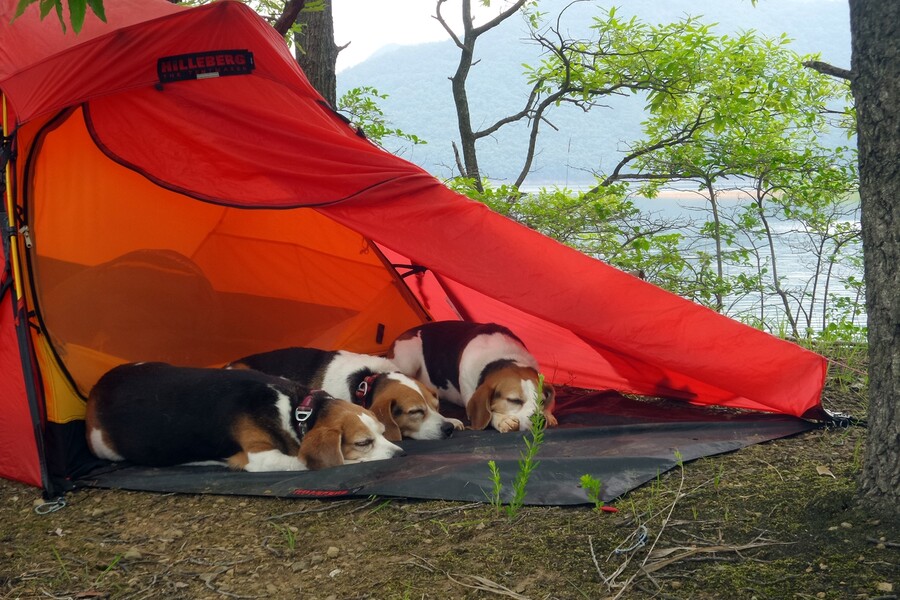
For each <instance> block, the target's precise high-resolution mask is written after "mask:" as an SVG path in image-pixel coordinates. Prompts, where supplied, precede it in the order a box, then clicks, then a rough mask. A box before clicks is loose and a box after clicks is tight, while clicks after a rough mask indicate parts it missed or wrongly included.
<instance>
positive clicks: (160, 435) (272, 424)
mask: <svg viewBox="0 0 900 600" xmlns="http://www.w3.org/2000/svg"><path fill="white" fill-rule="evenodd" d="M85 421H86V426H87V431H86V434H87V442H88V446H89V447H90V449H91V451H92V452H93V453H94V454H95V455H97V456H98V457H100V458H104V459H107V460H112V461H122V460H128V461H131V462H134V463H137V464H142V465H149V466H171V465H177V464H183V463H190V462H204V461H226V462H227V464H228V465H229V466H230V467H232V468H234V469H244V470H247V471H301V470H305V469H323V468H325V467H333V466H336V465H341V464H347V463H357V462H364V461H370V460H381V459H385V458H391V457H393V456H396V455H398V454H400V453H401V452H402V451H403V450H402V449H401V448H400V447H399V446H396V445H395V444H392V443H390V442H389V441H388V440H387V439H385V437H384V435H383V432H384V426H383V425H382V424H381V423H380V422H379V421H378V420H377V419H376V418H375V416H374V415H373V414H372V413H371V412H369V411H368V410H365V409H363V408H361V407H359V406H355V405H353V404H350V403H348V402H344V401H341V400H337V399H335V398H333V397H331V396H330V395H329V394H327V393H325V392H323V391H318V390H317V391H310V390H308V389H307V388H304V387H303V386H300V385H298V384H297V383H295V382H291V381H287V380H285V379H281V378H279V377H272V376H269V375H265V374H263V373H258V372H256V371H225V370H222V369H201V368H188V367H174V366H172V365H168V364H165V363H132V364H125V365H120V366H118V367H115V368H114V369H112V370H111V371H109V372H107V373H106V374H105V375H103V377H101V378H100V380H99V381H98V382H97V384H96V385H95V386H94V387H93V389H92V390H91V392H90V395H89V396H88V401H87V414H86V417H85Z"/></svg>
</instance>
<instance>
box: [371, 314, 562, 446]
mask: <svg viewBox="0 0 900 600" xmlns="http://www.w3.org/2000/svg"><path fill="white" fill-rule="evenodd" d="M387 356H388V358H389V359H390V360H391V361H393V362H394V363H395V364H396V365H397V366H398V367H399V368H400V370H401V371H402V372H404V373H406V374H407V375H409V376H410V377H415V378H417V379H419V380H421V381H422V382H424V383H425V384H426V385H431V386H434V387H435V388H437V390H438V395H439V396H440V398H442V399H444V400H447V401H449V402H453V403H455V404H458V405H460V406H463V407H465V409H466V414H467V415H468V416H469V421H470V422H471V426H472V428H473V429H485V428H486V427H487V426H488V425H491V426H492V427H494V429H496V430H498V431H502V432H507V431H524V430H528V429H530V428H531V419H530V417H531V415H532V414H534V411H535V409H536V407H537V403H536V398H537V388H538V363H537V361H536V360H535V359H534V357H533V356H531V354H530V353H529V352H528V350H526V348H525V345H524V344H523V343H522V341H521V340H520V339H519V338H517V337H516V336H515V335H514V334H513V333H512V332H511V331H510V330H509V329H507V328H506V327H503V326H501V325H496V324H494V323H484V324H479V323H468V322H465V321H438V322H434V323H425V324H424V325H420V326H418V327H413V328H412V329H410V330H408V331H406V332H405V333H403V334H401V335H400V336H399V337H398V338H397V339H396V340H395V341H394V343H393V345H392V346H391V349H390V350H389V351H388V354H387ZM543 389H544V398H543V406H544V415H545V416H546V419H547V424H548V425H549V426H551V427H552V426H555V425H556V423H557V422H556V418H555V417H554V416H553V413H552V410H553V406H554V401H555V391H554V389H553V386H552V385H550V384H549V383H548V382H544V388H543Z"/></svg>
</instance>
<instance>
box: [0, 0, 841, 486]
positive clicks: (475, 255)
mask: <svg viewBox="0 0 900 600" xmlns="http://www.w3.org/2000/svg"><path fill="white" fill-rule="evenodd" d="M107 4H108V6H107V10H106V13H107V17H108V23H101V22H100V21H99V20H97V19H93V18H90V17H89V18H88V19H87V22H86V23H85V25H84V28H83V30H82V32H81V33H80V34H78V35H74V34H73V33H72V32H71V31H70V32H68V33H64V32H63V31H62V28H61V27H60V24H59V22H58V21H57V20H56V19H54V18H48V19H46V20H43V21H42V20H40V18H39V7H38V6H37V4H34V5H31V6H30V7H29V8H28V9H27V10H26V11H25V14H24V15H22V16H21V17H19V18H16V19H13V15H14V13H15V8H16V5H17V2H16V0H0V7H2V8H0V90H2V95H3V127H4V140H3V142H4V143H3V153H2V158H3V163H4V166H5V169H4V170H5V178H4V183H5V186H4V194H5V197H4V205H3V209H2V210H3V213H2V214H0V218H2V222H3V227H4V232H3V236H2V237H3V246H2V252H0V260H2V288H0V289H2V293H0V382H2V384H0V476H3V477H5V478H9V479H14V480H18V481H22V482H25V483H28V484H32V485H34V486H40V487H43V488H44V490H45V493H46V494H48V495H50V494H52V493H55V492H56V491H58V490H59V489H60V488H61V487H62V486H64V483H65V480H66V478H71V477H73V476H76V475H77V474H78V473H79V470H80V469H83V467H84V465H85V464H86V460H87V457H86V449H85V444H84V442H83V435H84V423H83V417H84V399H85V397H86V394H87V393H88V392H89V390H90V388H91V386H92V385H93V384H94V382H95V381H96V380H97V379H98V378H99V376H100V375H101V374H102V373H104V372H105V371H106V370H108V369H109V368H111V367H112V366H114V365H116V364H119V363H123V362H127V361H138V360H162V361H167V362H172V363H177V364H183V365H206V366H216V365H221V364H223V363H225V362H227V361H229V360H232V359H234V358H236V357H239V356H243V355H246V354H250V353H253V352H258V351H262V350H267V349H272V348H278V347H283V346H288V345H303V346H316V347H321V348H332V349H334V348H345V349H349V350H353V351H358V352H372V353H377V352H380V351H383V350H385V349H386V347H387V346H388V345H389V344H390V342H391V341H392V339H393V337H394V336H395V335H396V334H398V333H399V332H401V331H402V330H404V329H406V328H408V327H410V326H412V325H414V324H418V323H421V322H424V321H427V320H429V319H466V320H474V321H495V322H499V323H502V324H504V325H506V326H508V327H510V328H512V329H513V330H514V331H516V332H517V333H518V334H519V335H520V337H521V338H522V339H523V340H524V341H525V343H526V344H527V345H528V347H529V349H531V350H532V352H533V353H534V354H535V356H536V357H537V358H538V360H539V362H540V364H541V367H542V370H543V372H544V373H545V376H546V377H547V378H548V379H549V380H550V381H552V382H553V383H555V384H558V385H572V386H577V387H581V388H590V389H596V390H602V389H610V390H618V391H621V392H627V393H635V394H642V395H652V396H662V397H668V398H676V399H682V400H685V401H689V402H691V403H695V404H708V405H720V406H725V407H737V408H746V409H755V410H760V411H767V412H773V413H782V414H788V415H795V416H806V417H818V416H821V414H822V412H821V404H820V394H821V391H822V386H823V382H824V378H825V371H826V362H825V360H824V359H823V357H821V356H819V355H817V354H815V353H813V352H809V351H807V350H804V349H802V348H800V347H798V346H796V345H794V344H792V343H789V342H786V341H782V340H779V339H776V338H775V337H773V336H770V335H768V334H766V333H763V332H760V331H757V330H755V329H752V328H750V327H747V326H744V325H742V324H740V323H737V322H735V321H733V320H731V319H728V318H726V317H723V316H721V315H718V314H716V313H715V312H713V311H710V310H707V309H706V308H703V307H700V306H697V305H695V304H692V303H690V302H688V301H686V300H683V299H681V298H679V297H677V296H675V295H673V294H670V293H668V292H666V291H664V290H661V289H659V288H657V287H655V286H653V285H650V284H648V283H646V282H644V281H641V280H640V279H638V278H636V277H633V276H631V275H629V274H626V273H623V272H620V271H618V270H616V269H614V268H612V267H609V266H607V265H605V264H603V263H602V262H600V261H598V260H595V259H593V258H590V257H588V256H585V255H583V254H581V253H579V252H577V251H575V250H573V249H571V248H568V247H566V246H563V245H561V244H559V243H557V242H556V241H554V240H552V239H550V238H547V237H544V236H542V235H541V234H539V233H536V232H534V231H531V230H529V229H527V228H525V227H522V226H520V225H518V224H516V223H514V222H512V221H510V220H508V219H506V218H504V217H502V216H499V215H497V214H495V213H493V212H491V211H490V210H489V209H488V208H486V207H485V206H483V205H482V204H479V203H477V202H473V201H471V200H469V199H467V198H465V197H463V196H460V195H458V194H456V193H454V192H452V191H450V190H449V189H447V188H446V187H444V186H443V185H442V184H441V183H440V182H439V181H437V180H436V179H435V178H434V177H432V176H431V175H429V174H428V173H427V172H425V171H423V170H422V169H421V168H419V167H417V166H415V165H413V164H410V163H409V162H407V161H405V160H403V159H401V158H398V157H396V156H393V155H391V154H389V153H388V152H385V151H383V150H382V149H380V148H378V147H376V146H375V145H373V144H372V143H370V142H369V141H367V140H366V139H365V138H364V137H363V136H361V135H360V134H359V132H358V131H356V130H355V129H354V128H352V127H351V126H350V125H349V124H347V123H346V122H345V120H343V119H342V118H341V117H339V116H338V115H337V114H336V113H335V112H334V111H333V110H332V108H331V107H329V106H328V105H327V103H325V102H324V101H323V99H322V98H321V97H320V96H319V94H318V93H316V91H315V90H314V89H313V88H312V87H311V86H310V84H309V82H308V81H307V80H306V78H305V76H304V75H303V73H302V72H301V71H300V69H299V67H298V66H297V64H296V62H295V60H294V59H293V57H292V56H291V54H290V52H289V51H288V49H287V47H286V46H285V44H284V41H283V40H282V39H281V38H280V37H279V35H278V34H277V33H276V32H275V31H274V30H273V29H272V28H271V27H270V26H269V25H268V24H267V23H266V22H265V21H264V20H262V19H261V18H260V17H259V16H258V15H256V13H254V12H253V11H252V10H251V9H250V8H248V7H247V6H245V5H243V4H241V3H240V2H236V1H232V0H222V1H220V2H215V3H212V4H207V5H204V6H200V7H196V8H184V7H181V6H178V5H175V4H171V3H169V2H167V1H166V0H115V1H113V2H108V3H107Z"/></svg>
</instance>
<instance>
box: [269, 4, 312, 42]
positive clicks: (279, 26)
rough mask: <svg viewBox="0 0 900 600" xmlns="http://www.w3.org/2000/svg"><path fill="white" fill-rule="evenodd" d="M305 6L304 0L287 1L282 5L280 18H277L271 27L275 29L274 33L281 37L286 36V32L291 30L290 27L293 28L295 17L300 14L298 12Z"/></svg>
mask: <svg viewBox="0 0 900 600" xmlns="http://www.w3.org/2000/svg"><path fill="white" fill-rule="evenodd" d="M305 5H306V0H287V2H285V3H284V10H283V11H282V12H281V16H280V17H278V20H277V21H275V24H274V25H272V27H274V28H275V31H277V32H278V33H279V34H280V35H281V36H282V37H283V36H286V35H287V33H288V31H290V30H291V27H293V26H294V23H296V22H297V15H299V14H300V11H301V10H303V7H304V6H305Z"/></svg>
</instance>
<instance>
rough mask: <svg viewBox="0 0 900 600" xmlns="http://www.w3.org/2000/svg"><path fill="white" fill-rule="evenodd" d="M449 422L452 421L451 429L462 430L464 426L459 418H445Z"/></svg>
mask: <svg viewBox="0 0 900 600" xmlns="http://www.w3.org/2000/svg"><path fill="white" fill-rule="evenodd" d="M447 420H448V421H449V422H451V423H453V429H455V430H456V431H462V430H463V429H465V428H466V426H465V425H464V424H463V422H462V421H460V420H459V419H447Z"/></svg>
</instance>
